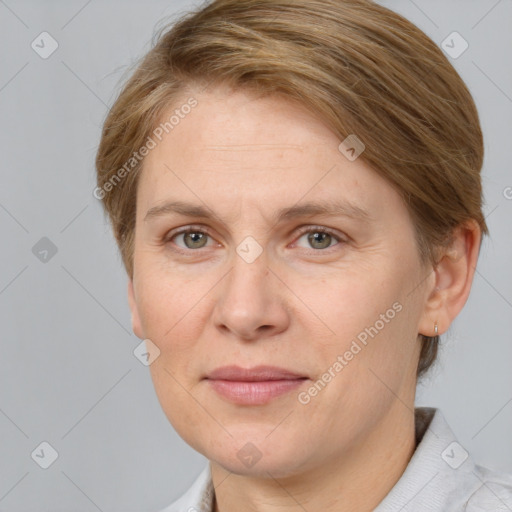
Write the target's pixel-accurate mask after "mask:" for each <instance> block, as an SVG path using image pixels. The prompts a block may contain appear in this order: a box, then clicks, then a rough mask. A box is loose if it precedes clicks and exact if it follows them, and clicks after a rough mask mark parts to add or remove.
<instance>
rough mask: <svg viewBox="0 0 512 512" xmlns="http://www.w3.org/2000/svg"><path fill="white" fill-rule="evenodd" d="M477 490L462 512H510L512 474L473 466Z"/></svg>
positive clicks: (511, 503)
mask: <svg viewBox="0 0 512 512" xmlns="http://www.w3.org/2000/svg"><path fill="white" fill-rule="evenodd" d="M473 473H474V475H475V477H476V478H477V479H478V480H479V485H478V489H477V490H476V491H474V492H473V493H472V494H471V496H470V497H469V499H468V500H467V502H466V503H465V508H464V512H484V511H485V512H488V511H489V510H492V511H493V512H510V511H511V510H512V474H510V473H504V472H501V471H497V470H494V469H490V468H486V467H483V466H479V465H475V468H474V471H473Z"/></svg>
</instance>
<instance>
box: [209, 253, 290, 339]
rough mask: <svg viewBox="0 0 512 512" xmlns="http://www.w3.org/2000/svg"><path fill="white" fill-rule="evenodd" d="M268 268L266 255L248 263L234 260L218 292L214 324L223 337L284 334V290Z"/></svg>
mask: <svg viewBox="0 0 512 512" xmlns="http://www.w3.org/2000/svg"><path fill="white" fill-rule="evenodd" d="M274 272H275V271H274V270H270V269H269V267H268V261H267V258H266V254H265V252H263V254H261V256H260V257H259V258H257V259H256V260H255V261H253V262H251V263H248V262H246V261H245V260H244V259H242V258H241V257H239V256H238V255H235V256H234V260H233V264H232V267H231V271H230V272H229V273H228V274H227V276H226V277H225V279H223V280H222V285H221V286H220V287H219V288H218V290H217V301H216V303H215V307H214V311H213V321H214V324H215V326H216V328H217V329H219V330H221V331H224V334H228V335H231V336H232V337H234V338H238V339H243V340H256V339H260V338H265V337H271V336H273V335H275V334H279V333H281V332H283V331H284V330H286V328H287V327H288V325H289V322H290V318H289V308H287V307H286V302H285V301H286V300H287V299H286V294H285V290H286V287H285V286H284V285H283V283H282V281H280V280H279V279H278V278H277V277H276V275H275V274H274Z"/></svg>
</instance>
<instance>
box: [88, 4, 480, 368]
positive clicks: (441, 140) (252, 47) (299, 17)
mask: <svg viewBox="0 0 512 512" xmlns="http://www.w3.org/2000/svg"><path fill="white" fill-rule="evenodd" d="M212 83H213V84H214V85H215V84H229V85H230V86H232V87H233V88H234V89H241V88H243V89H245V90H247V89H250V90H251V91H253V92H255V93H257V94H262V95H267V94H283V95H284V96H285V97H287V98H289V99H291V100H296V101H298V102H300V103H301V104H302V105H304V106H305V107H306V108H308V109H310V110H311V112H312V113H314V114H315V115H316V116H318V117H319V118H320V119H321V120H322V121H323V122H325V123H326V124H327V125H328V126H329V127H330V128H331V129H332V131H333V132H334V133H335V134H337V135H338V136H339V137H340V141H341V140H344V139H345V138H346V137H347V136H348V135H350V134H355V135H356V136H357V137H358V138H359V139H360V140H362V141H363V143H364V144H365V146H366V148H365V151H364V152H363V153H362V154H361V156H360V158H362V159H363V160H364V161H365V162H366V163H367V164H369V165H370V166H371V167H372V168H373V169H374V170H375V171H376V172H378V173H379V174H380V175H381V176H383V177H384V178H385V179H387V180H388V182H389V183H390V184H391V185H393V186H394V187H395V188H396V189H397V190H398V191H399V193H400V194H401V196H402V197H403V199H404V202H405V204H406V206H407V208H408V210H409V212H410V215H411V218H412V221H413V223H414V225H415V228H416V235H417V236H416V241H417V244H418V250H419V253H420V255H421V258H422V261H423V262H427V261H430V262H431V263H432V264H435V249H436V247H440V246H443V245H444V244H446V242H447V241H448V240H449V238H450V235H451V233H452V232H453V229H454V228H455V227H456V226H458V225H460V224H462V223H463V222H465V221H467V220H469V219H474V220H476V221H477V222H478V223H479V225H480V228H481V230H482V233H483V234H487V232H488V230H487V226H486V223H485V219H484V216H483V213H482V186H481V180H480V170H481V167H482V162H483V152H484V149H483V137H482V132H481V128H480V123H479V117H478V112H477V109H476V106H475V103H474V101H473V98H472V96H471V94H470V92H469V91H468V89H467V87H466V85H465V83H464V82H463V80H462V78H461V77H460V76H459V75H458V73H457V72H456V70H455V69H454V67H453V66H452V65H451V64H450V62H449V61H448V59H447V58H446V56H445V55H444V54H443V52H442V51H441V50H440V49H439V48H438V47H437V46H436V44H435V43H434V42H433V41H432V40H431V39H430V38H429V37H428V36H427V35H426V34H424V33H423V32H422V31H421V30H420V29H419V28H417V27H416V26H415V25H414V24H412V23H411V22H409V21H408V20H407V19H405V18H403V17H402V16H400V15H399V14H397V13H395V12H393V11H391V10H389V9H387V8H385V7H383V6H381V5H378V4H375V3H374V2H372V1H370V0H215V1H213V2H209V3H206V4H205V5H204V6H202V7H199V8H197V9H196V10H194V11H191V12H189V13H187V14H186V15H184V16H182V18H181V19H179V20H178V21H177V22H173V23H172V26H171V27H164V29H161V30H160V31H159V33H158V34H157V37H156V41H155V44H154V45H153V48H152V49H151V50H150V51H149V52H148V53H147V54H146V55H145V56H144V58H143V59H142V61H141V62H140V63H139V64H138V67H137V68H136V70H135V72H134V73H133V74H132V76H131V77H130V79H129V80H128V81H127V83H126V84H125V86H124V88H123V90H122V92H121V93H120V95H119V97H118V99H117V100H116V102H115V103H114V105H113V107H112V109H111V110H110V112H109V113H108V115H107V118H106V120H105V123H104V126H103V133H102V137H101V142H100V145H99V149H98V154H97V157H96V168H97V186H98V188H97V189H96V191H95V195H96V197H99V198H101V199H102V202H103V206H104V208H105V211H106V212H107V213H108V215H109V218H110V221H111V223H112V227H113V231H114V234H115V237H116V241H117V243H118V246H119V248H120V252H121V255H122V259H123V263H124V266H125V268H126V271H127V273H128V274H129V276H130V277H132V276H133V250H134V247H133V246H134V230H135V215H136V192H137V181H138V174H139V172H140V170H141V169H142V165H143V159H138V160H134V158H133V155H134V152H136V151H137V150H138V149H139V148H141V147H143V146H144V144H145V141H147V140H148V137H149V136H150V134H151V132H152V130H154V129H155V126H156V125H157V123H158V122H160V120H161V116H162V115H163V112H164V111H166V110H167V109H168V108H169V105H172V104H173V103H175V102H176V101H177V98H178V97H183V95H184V94H185V92H186V91H187V90H188V89H189V88H190V87H191V86H205V85H207V84H212ZM128 161H132V165H131V169H130V168H127V167H126V162H128ZM121 169H124V171H125V172H120V171H121ZM121 174H122V176H121ZM97 194H99V195H97ZM419 336H420V338H421V342H422V350H421V355H420V360H419V364H418V377H419V376H421V375H422V374H424V373H425V372H426V371H427V369H428V368H429V367H430V366H431V365H432V363H433V362H434V360H435V358H436V356H437V347H438V341H439V339H438V337H437V336H436V337H427V336H423V335H421V334H420V335H419Z"/></svg>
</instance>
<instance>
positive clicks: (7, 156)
mask: <svg viewBox="0 0 512 512" xmlns="http://www.w3.org/2000/svg"><path fill="white" fill-rule="evenodd" d="M381 3H383V4H384V5H386V6H387V7H390V8H392V9H394V10H396V11H398V12H400V13H401V14H403V15H405V16H406V17H407V18H409V19H410V20H411V21H413V22H414V23H415V24H416V25H418V26H419V27H420V28H421V29H423V30H424V31H425V32H426V33H427V34H428V35H429V36H430V37H431V38H432V39H433V40H434V41H436V43H438V44H441V42H442V41H443V40H444V39H445V38H446V37H447V36H448V35H449V34H450V33H451V32H453V31H458V32H459V33H460V34H462V35H463V37H464V38H465V39H466V40H467V41H468V43H469V48H468V50H467V51H466V52H465V53H463V54H462V55H461V56H460V57H459V58H457V59H452V62H453V64H454V65H455V67H456V69H457V70H458V71H459V73H460V74H461V76H462V77H463V79H464V80H465V81H466V83H467V84H468V86H469V88H470V90H471V92H472V93H473V95H474V98H475V101H476V103H477V107H478V109H479V112H480V115H481V122H482V127H483V130H484V134H485V149H486V156H485V164H484V169H483V182H484V187H485V196H486V203H487V204H486V206H485V211H486V215H487V221H488V223H489V227H490V230H491V233H492V235H491V239H490V240H486V242H485V244H484V246H483V248H482V253H481V257H480V261H479V264H478V269H477V274H476V277H475V281H474V286H473V291H472V295H471V297H470V299H469V302H468V303H467V305H466V307H465V309H464V311H463V312H462V313H461V315H460V316H459V317H458V319H457V320H456V322H455V323H454V324H453V326H452V327H451V329H450V331H449V333H448V335H446V336H445V337H444V339H443V347H444V348H443V349H442V352H441V360H440V362H439V364H438V365H437V366H436V368H435V370H434V371H433V372H432V373H431V376H430V377H429V378H428V379H427V380H426V381H425V382H424V384H422V385H420V386H419V387H418V400H417V405H430V406H435V407H440V408H441V409H442V410H443V412H444V414H445V416H446V417H447V419H448V422H449V423H450V425H451V426H452V428H453V430H454V431H455V433H456V435H457V436H458V437H459V440H460V442H461V443H462V444H463V445H464V446H465V447H466V449H467V450H468V451H470V452H471V453H472V455H473V456H474V457H475V459H476V460H477V462H478V463H480V464H482V465H486V466H489V467H493V468H496V469H500V470H503V471H508V472H512V437H511V435H510V433H511V431H512V428H511V427H512V372H511V361H512V343H511V334H510V333H511V331H512V271H511V266H510V262H511V261H512V244H511V234H512V233H511V229H510V219H511V214H512V200H511V199H507V197H506V196H507V195H508V197H509V198H510V197H512V189H507V187H511V186H512V174H511V171H510V169H511V162H512V156H511V152H510V141H511V135H512V128H511V127H512V71H511V66H510V51H511V46H512V44H511V43H512V30H511V28H512V27H511V25H512V1H511V0H500V1H496V0H478V1H467V0H464V1H461V0H459V1H450V2H447V1H432V0H428V1H427V0H422V1H420V0H415V1H414V2H413V1H412V0H388V1H385V2H384V1H383V2H381ZM193 5H197V2H196V3H195V4H193V3H191V2H190V1H186V0H183V1H176V0H173V1H169V0H167V1H160V0H154V1H151V2H142V1H141V0H138V1H134V0H130V1H126V0H125V1H120V0H118V1H114V0H109V1H101V2H100V1H99V0H92V1H88V2H86V1H84V0H73V1H69V0H68V1H63V0H62V1H51V2H42V1H36V0H31V1H29V0H27V1H22V0H18V1H15V0H5V1H3V0H0V43H1V48H2V51H1V54H0V59H1V61H0V122H1V138H0V144H1V146H0V149H1V174H0V176H1V179H0V229H1V234H2V237H1V248H2V250H1V267H0V322H1V336H2V338H1V357H0V439H1V441H0V510H3V511H10V512H11V511H12V512H17V511H50V510H51V511H69V510H73V511H97V510H101V511H105V512H107V511H123V512H131V511H137V512H140V511H141V510H145V511H155V510H158V509H159V508H161V507H163V506H164V505H166V504H168V503H170V502H171V501H173V500H174V499H175V498H177V497H178V496H179V495H180V494H181V493H182V492H183V491H184V490H185V489H186V488H187V487H188V486H189V485H190V483H191V482H192V481H193V480H194V478H195V476H196V475H197V474H198V472H199V471H200V470H201V469H202V467H203V466H204V464H205V462H206V459H205V458H204V457H203V456H202V455H200V454H198V453H196V452H195V451H193V450H192V449H191V448H190V447H189V446H188V445H186V444H185V443H184V442H183V441H182V440H181V438H179V437H178V435H177V434H176V433H175V432H174V430H173V428H172V427H171V426H170V424H169V423H168V421H167V419H166V417H165V415H164V413H163V412H162V410H161V408H160V405H159V403H158V401H157V398H156V395H155V393H154V390H153V386H152V382H151V379H150V375H149V370H148V368H147V367H145V366H143V365H142V364H141V363H140V362H139V361H138V360H137V359H136V358H135V357H134V355H133V350H134V349H135V347H136V346H137V345H138V344H139V343H140V340H139V339H138V338H136V337H135V336H134V335H133V334H132V332H131V324H130V314H129V309H128V304H127V299H126V284H127V279H126V276H125V274H124V271H123V268H122V266H121V260H120V257H119V256H118V254H117V249H116V246H115V244H114V242H113V238H112V235H111V233H110V228H109V226H108V225H107V223H106V221H105V219H104V218H103V214H102V211H101V208H100V204H99V202H98V200H96V199H95V198H94V197H93V195H92V191H93V188H94V186H95V181H94V156H95V151H96V149H97V144H98V141H99V135H100V129H101V124H102V121H103V119H104V117H105V114H106V112H107V109H108V106H110V105H112V102H113V100H114V98H115V96H116V94H117V92H118V90H119V81H120V79H121V77H122V75H123V73H124V72H125V71H126V69H127V67H128V66H130V65H131V64H132V63H133V61H134V59H136V58H138V57H140V56H141V55H143V54H144V53H145V52H146V51H147V50H148V49H149V48H150V42H151V38H152V36H153V32H154V29H155V26H156V25H157V23H158V22H159V20H161V19H162V18H165V17H168V16H170V15H173V14H174V13H177V12H179V11H182V12H183V11H185V10H187V9H188V8H190V7H191V6H193ZM42 31H47V32H49V33H50V34H51V35H52V37H53V38H55V40H57V42H58V44H59V46H58V49H57V50H56V51H55V53H53V54H52V55H51V56H50V57H49V58H47V59H42V58H41V57H40V56H39V55H38V54H36V52H35V51H34V50H33V49H32V48H31V43H32V41H33V40H34V39H35V38H36V37H37V36H38V35H39V34H40V33H41V32H42ZM507 190H508V191H509V192H510V193H507ZM42 237H47V238H48V239H50V240H51V242H52V243H53V244H54V245H55V246H56V248H57V252H56V254H55V255H53V256H52V255H51V252H50V253H49V254H48V255H47V260H48V261H46V262H43V261H40V259H38V258H37V257H36V255H35V254H34V253H33V247H34V246H35V245H36V244H37V243H38V242H39V241H40V239H41V238H42ZM44 243H46V242H40V244H44ZM36 247H38V246H36ZM43 248H44V247H43ZM39 250H41V249H40V248H39ZM35 252H36V253H37V251H35ZM41 257H42V256H41ZM42 441H47V442H48V443H50V444H51V445H52V446H53V447H54V448H55V449H56V450H57V452H58V458H57V460H56V461H55V462H54V463H53V465H51V466H50V467H49V468H48V469H42V468H40V467H39V466H38V465H37V464H36V463H35V462H34V460H32V458H31V453H32V452H33V450H34V449H35V448H36V447H37V446H38V445H39V444H40V443H41V442H42Z"/></svg>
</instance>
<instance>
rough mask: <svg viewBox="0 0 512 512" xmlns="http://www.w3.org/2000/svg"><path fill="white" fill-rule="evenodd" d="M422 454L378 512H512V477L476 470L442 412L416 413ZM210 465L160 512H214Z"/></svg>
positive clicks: (419, 409) (418, 453)
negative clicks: (181, 494)
mask: <svg viewBox="0 0 512 512" xmlns="http://www.w3.org/2000/svg"><path fill="white" fill-rule="evenodd" d="M415 427H416V440H417V447H416V450H415V452H414V454H413V456H412V458H411V460H410V461H409V464H408V465H407V467H406V468H405V471H404V473H403V474H402V476H401V477H400V479H399V480H398V482H397V483H396V484H395V486H394V487H393V488H392V489H391V491H390V492H389V493H388V494H387V496H386V497H385V498H384V499H383V500H382V501H381V502H380V504H379V505H378V506H377V508H376V509H374V512H399V511H400V512H427V511H428V512H512V474H507V473H503V472H501V471H494V470H491V469H488V468H485V467H482V466H478V465H476V464H475V463H474V462H473V460H472V458H471V456H470V455H469V454H468V452H467V451H466V450H465V449H464V448H463V447H462V446H461V445H460V444H459V443H458V442H457V440H456V439H455V436H454V434H453V432H452V430H451V429H450V427H449V425H448V423H447V422H446V420H445V418H444V416H443V414H442V413H441V411H440V410H439V409H434V408H431V407H416V408H415ZM213 496H214V490H213V485H212V480H211V473H210V464H209V463H208V464H207V465H206V467H205V468H204V469H203V471H202V472H201V474H200V475H199V476H198V477H197V479H196V480H195V481H194V483H193V484H192V486H191V487H190V488H189V489H188V491H187V492H186V493H185V494H184V495H183V496H182V497H181V498H180V499H179V500H177V501H175V502H174V503H172V504H171V505H169V506H168V507H166V508H165V509H163V510H161V511H160V512H212V504H213Z"/></svg>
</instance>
